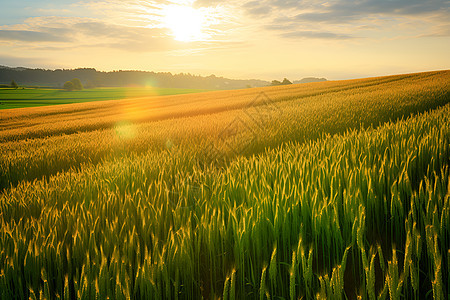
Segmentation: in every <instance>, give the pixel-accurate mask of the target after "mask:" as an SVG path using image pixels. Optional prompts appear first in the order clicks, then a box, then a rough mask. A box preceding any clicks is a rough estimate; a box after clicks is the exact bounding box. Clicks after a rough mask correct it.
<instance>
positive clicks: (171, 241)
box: [0, 71, 450, 299]
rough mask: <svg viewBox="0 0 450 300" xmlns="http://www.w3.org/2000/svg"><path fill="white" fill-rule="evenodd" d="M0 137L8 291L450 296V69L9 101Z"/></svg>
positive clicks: (2, 274)
mask: <svg viewBox="0 0 450 300" xmlns="http://www.w3.org/2000/svg"><path fill="white" fill-rule="evenodd" d="M0 113H1V112H0ZM0 141H1V144H0V150H1V151H0V189H1V193H0V225H1V227H0V249H1V252H0V297H1V298H2V299H13V298H18V299H23V298H29V297H31V298H39V297H41V298H42V297H44V298H64V299H76V298H84V299H91V298H106V297H109V298H113V299H119V298H120V299H122V298H125V299H128V298H132V299H161V298H173V299H176V298H180V299H186V298H187V299H199V298H205V299H212V298H222V299H242V298H250V299H253V298H256V299H258V298H259V299H263V298H268V299H277V298H284V299H298V298H302V297H303V298H304V299H312V298H329V299H345V298H349V299H356V298H358V297H359V296H360V297H362V298H364V299H366V298H367V299H389V298H391V299H400V298H407V299H418V298H420V299H422V298H429V297H433V298H434V299H445V298H446V297H448V295H449V294H450V290H449V289H450V282H449V280H450V276H449V275H450V269H449V262H448V256H449V254H450V252H449V251H450V250H449V248H450V238H449V237H450V232H449V230H450V228H449V226H448V225H449V224H450V182H449V178H450V169H449V163H450V146H449V145H450V71H441V72H428V73H418V74H406V75H398V76H389V77H379V78H368V79H361V80H351V81H335V82H323V83H311V84H302V85H292V86H283V87H268V88H258V89H247V90H239V91H225V92H210V93H201V94H191V95H178V96H165V97H153V98H136V99H129V100H115V101H101V102H91V103H83V104H71V105H58V106H48V107H39V108H26V109H15V110H8V114H3V113H1V115H0Z"/></svg>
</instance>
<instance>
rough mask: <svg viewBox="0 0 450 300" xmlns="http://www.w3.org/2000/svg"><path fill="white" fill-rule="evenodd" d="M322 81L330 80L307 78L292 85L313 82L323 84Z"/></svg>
mask: <svg viewBox="0 0 450 300" xmlns="http://www.w3.org/2000/svg"><path fill="white" fill-rule="evenodd" d="M322 81H328V80H327V79H326V78H316V77H306V78H303V79H302V80H295V81H294V82H292V83H293V84H298V83H311V82H322Z"/></svg>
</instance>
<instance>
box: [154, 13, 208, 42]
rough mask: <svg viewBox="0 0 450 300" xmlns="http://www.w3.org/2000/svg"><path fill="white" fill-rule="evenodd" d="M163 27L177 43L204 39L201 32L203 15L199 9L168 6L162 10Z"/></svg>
mask: <svg viewBox="0 0 450 300" xmlns="http://www.w3.org/2000/svg"><path fill="white" fill-rule="evenodd" d="M163 16H164V25H165V26H166V27H167V28H169V29H170V30H171V31H172V34H173V36H174V38H175V40H177V41H182V42H192V41H199V40H203V39H204V38H205V34H204V33H203V32H202V31H203V27H204V23H205V17H206V16H205V15H204V12H202V11H201V10H199V9H195V8H193V7H191V6H184V5H169V6H167V7H166V8H165V9H164V13H163Z"/></svg>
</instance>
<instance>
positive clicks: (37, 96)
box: [0, 87, 206, 109]
mask: <svg viewBox="0 0 450 300" xmlns="http://www.w3.org/2000/svg"><path fill="white" fill-rule="evenodd" d="M205 91H206V90H200V89H178V88H150V87H149V88H134V87H133V88H128V87H118V88H96V89H85V90H82V91H64V90H60V89H48V88H24V89H21V88H19V89H10V88H3V89H0V109H9V108H22V107H38V106H47V105H58V104H70V103H82V102H92V101H104V100H117V99H127V98H139V97H153V96H166V95H179V94H191V93H199V92H205Z"/></svg>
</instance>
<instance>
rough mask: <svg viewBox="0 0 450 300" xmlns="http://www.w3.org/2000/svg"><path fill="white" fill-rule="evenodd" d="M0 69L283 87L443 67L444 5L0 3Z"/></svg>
mask: <svg viewBox="0 0 450 300" xmlns="http://www.w3.org/2000/svg"><path fill="white" fill-rule="evenodd" d="M0 65H7V66H27V67H40V68H76V67H94V68H97V69H98V70H104V71H110V70H119V69H123V70H151V71H167V72H175V73H179V72H186V73H187V72H189V73H194V74H202V75H209V74H216V75H218V76H219V75H220V76H226V77H231V78H259V79H282V78H283V77H288V78H289V79H291V80H295V79H301V78H303V77H306V76H320V77H327V78H329V79H345V78H357V77H366V76H375V75H385V74H397V73H407V72H416V71H425V70H438V69H450V1H441V0H360V1H349V0H329V1H310V0H303V1H302V0H300V1H294V0H275V1H267V0H262V1H253V0H250V1H248V0H239V1H234V0H231V1H220V0H209V1H208V0H196V1H195V0H178V1H177V0H172V1H170V0H168V1H164V0H155V1H144V0H120V1H119V0H104V1H89V0H84V1H70V0H15V1H11V0H0Z"/></svg>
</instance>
